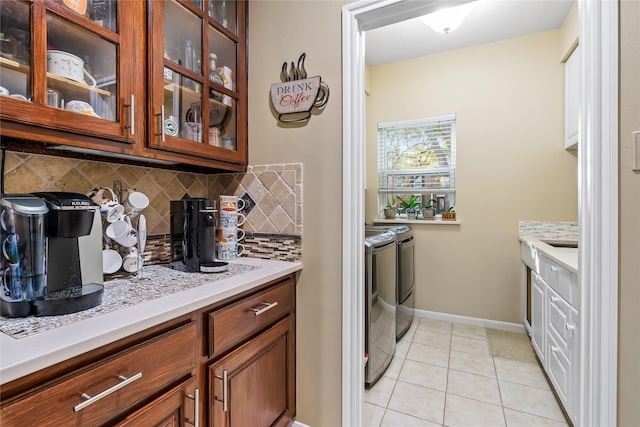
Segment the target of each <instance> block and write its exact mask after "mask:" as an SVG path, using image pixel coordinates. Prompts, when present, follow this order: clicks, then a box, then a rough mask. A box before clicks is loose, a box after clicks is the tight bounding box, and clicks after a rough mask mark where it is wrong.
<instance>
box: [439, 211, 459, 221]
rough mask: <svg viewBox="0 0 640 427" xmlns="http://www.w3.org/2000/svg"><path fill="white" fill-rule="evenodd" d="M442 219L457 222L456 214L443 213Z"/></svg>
mask: <svg viewBox="0 0 640 427" xmlns="http://www.w3.org/2000/svg"><path fill="white" fill-rule="evenodd" d="M442 219H443V220H444V221H455V220H456V213H455V212H442Z"/></svg>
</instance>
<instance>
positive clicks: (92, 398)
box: [73, 372, 142, 412]
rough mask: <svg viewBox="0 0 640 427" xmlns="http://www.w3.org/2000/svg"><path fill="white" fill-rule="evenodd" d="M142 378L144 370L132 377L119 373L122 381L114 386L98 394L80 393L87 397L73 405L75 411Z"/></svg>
mask: <svg viewBox="0 0 640 427" xmlns="http://www.w3.org/2000/svg"><path fill="white" fill-rule="evenodd" d="M140 378H142V372H138V373H137V374H135V375H134V376H132V377H129V378H127V377H124V376H122V375H118V379H119V380H120V381H122V382H120V383H118V384H116V385H114V386H113V387H110V388H108V389H106V390H105V391H102V392H100V393H98V394H96V395H95V396H89V395H88V394H87V393H82V394H81V395H80V397H82V398H83V399H85V401H84V402H82V403H79V404H77V405H76V406H74V407H73V411H74V412H78V411H80V410H82V409H84V408H86V407H87V406H89V405H92V404H94V403H96V402H97V401H98V400H100V399H102V398H103V397H107V396H108V395H110V394H111V393H113V392H114V391H116V390H120V389H121V388H122V387H124V386H126V385H129V384H131V383H132V382H134V381H136V380H138V379H140Z"/></svg>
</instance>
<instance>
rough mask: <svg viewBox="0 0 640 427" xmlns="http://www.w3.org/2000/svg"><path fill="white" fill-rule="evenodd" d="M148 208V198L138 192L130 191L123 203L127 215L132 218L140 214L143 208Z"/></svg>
mask: <svg viewBox="0 0 640 427" xmlns="http://www.w3.org/2000/svg"><path fill="white" fill-rule="evenodd" d="M147 206H149V198H148V197H147V196H146V195H145V194H144V193H141V192H139V191H132V192H131V193H129V197H128V198H127V200H126V201H125V202H124V207H125V209H126V212H127V214H129V215H130V216H134V215H137V214H139V213H140V212H142V210H143V209H144V208H146V207H147Z"/></svg>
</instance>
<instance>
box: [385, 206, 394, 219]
mask: <svg viewBox="0 0 640 427" xmlns="http://www.w3.org/2000/svg"><path fill="white" fill-rule="evenodd" d="M384 217H385V218H386V219H394V218H395V217H396V210H395V208H384Z"/></svg>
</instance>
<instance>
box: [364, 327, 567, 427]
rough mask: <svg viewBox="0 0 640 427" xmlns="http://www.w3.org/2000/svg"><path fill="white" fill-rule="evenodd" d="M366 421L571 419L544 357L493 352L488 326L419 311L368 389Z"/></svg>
mask: <svg viewBox="0 0 640 427" xmlns="http://www.w3.org/2000/svg"><path fill="white" fill-rule="evenodd" d="M362 412H363V422H362V424H363V426H365V427H405V426H406V427H409V426H412V427H413V426H416V427H417V426H424V427H433V426H446V427H482V426H489V427H498V426H508V427H516V426H517V427H524V426H532V427H533V426H535V427H546V426H549V427H555V426H566V425H567V423H566V420H565V418H564V415H563V413H562V411H561V409H560V406H559V404H558V402H557V401H556V399H555V396H554V394H553V392H552V391H551V389H550V386H549V384H548V382H547V380H546V378H545V376H544V374H543V373H542V368H540V366H539V365H538V364H532V363H523V362H520V361H514V360H508V359H502V358H498V357H493V356H491V352H490V345H489V342H488V340H487V332H486V330H485V328H483V327H478V326H469V325H463V324H458V323H450V322H444V321H439V320H432V319H424V318H416V319H414V322H413V324H412V326H411V328H410V329H409V331H408V332H407V333H406V334H405V336H404V337H402V339H401V340H400V341H399V342H398V343H397V347H396V353H395V356H394V359H393V361H392V362H391V365H390V366H389V368H388V369H387V371H386V372H385V374H384V376H383V377H382V378H380V379H379V380H378V382H377V383H376V384H375V385H374V386H373V387H372V388H371V389H370V390H365V393H364V405H363V411H362Z"/></svg>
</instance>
